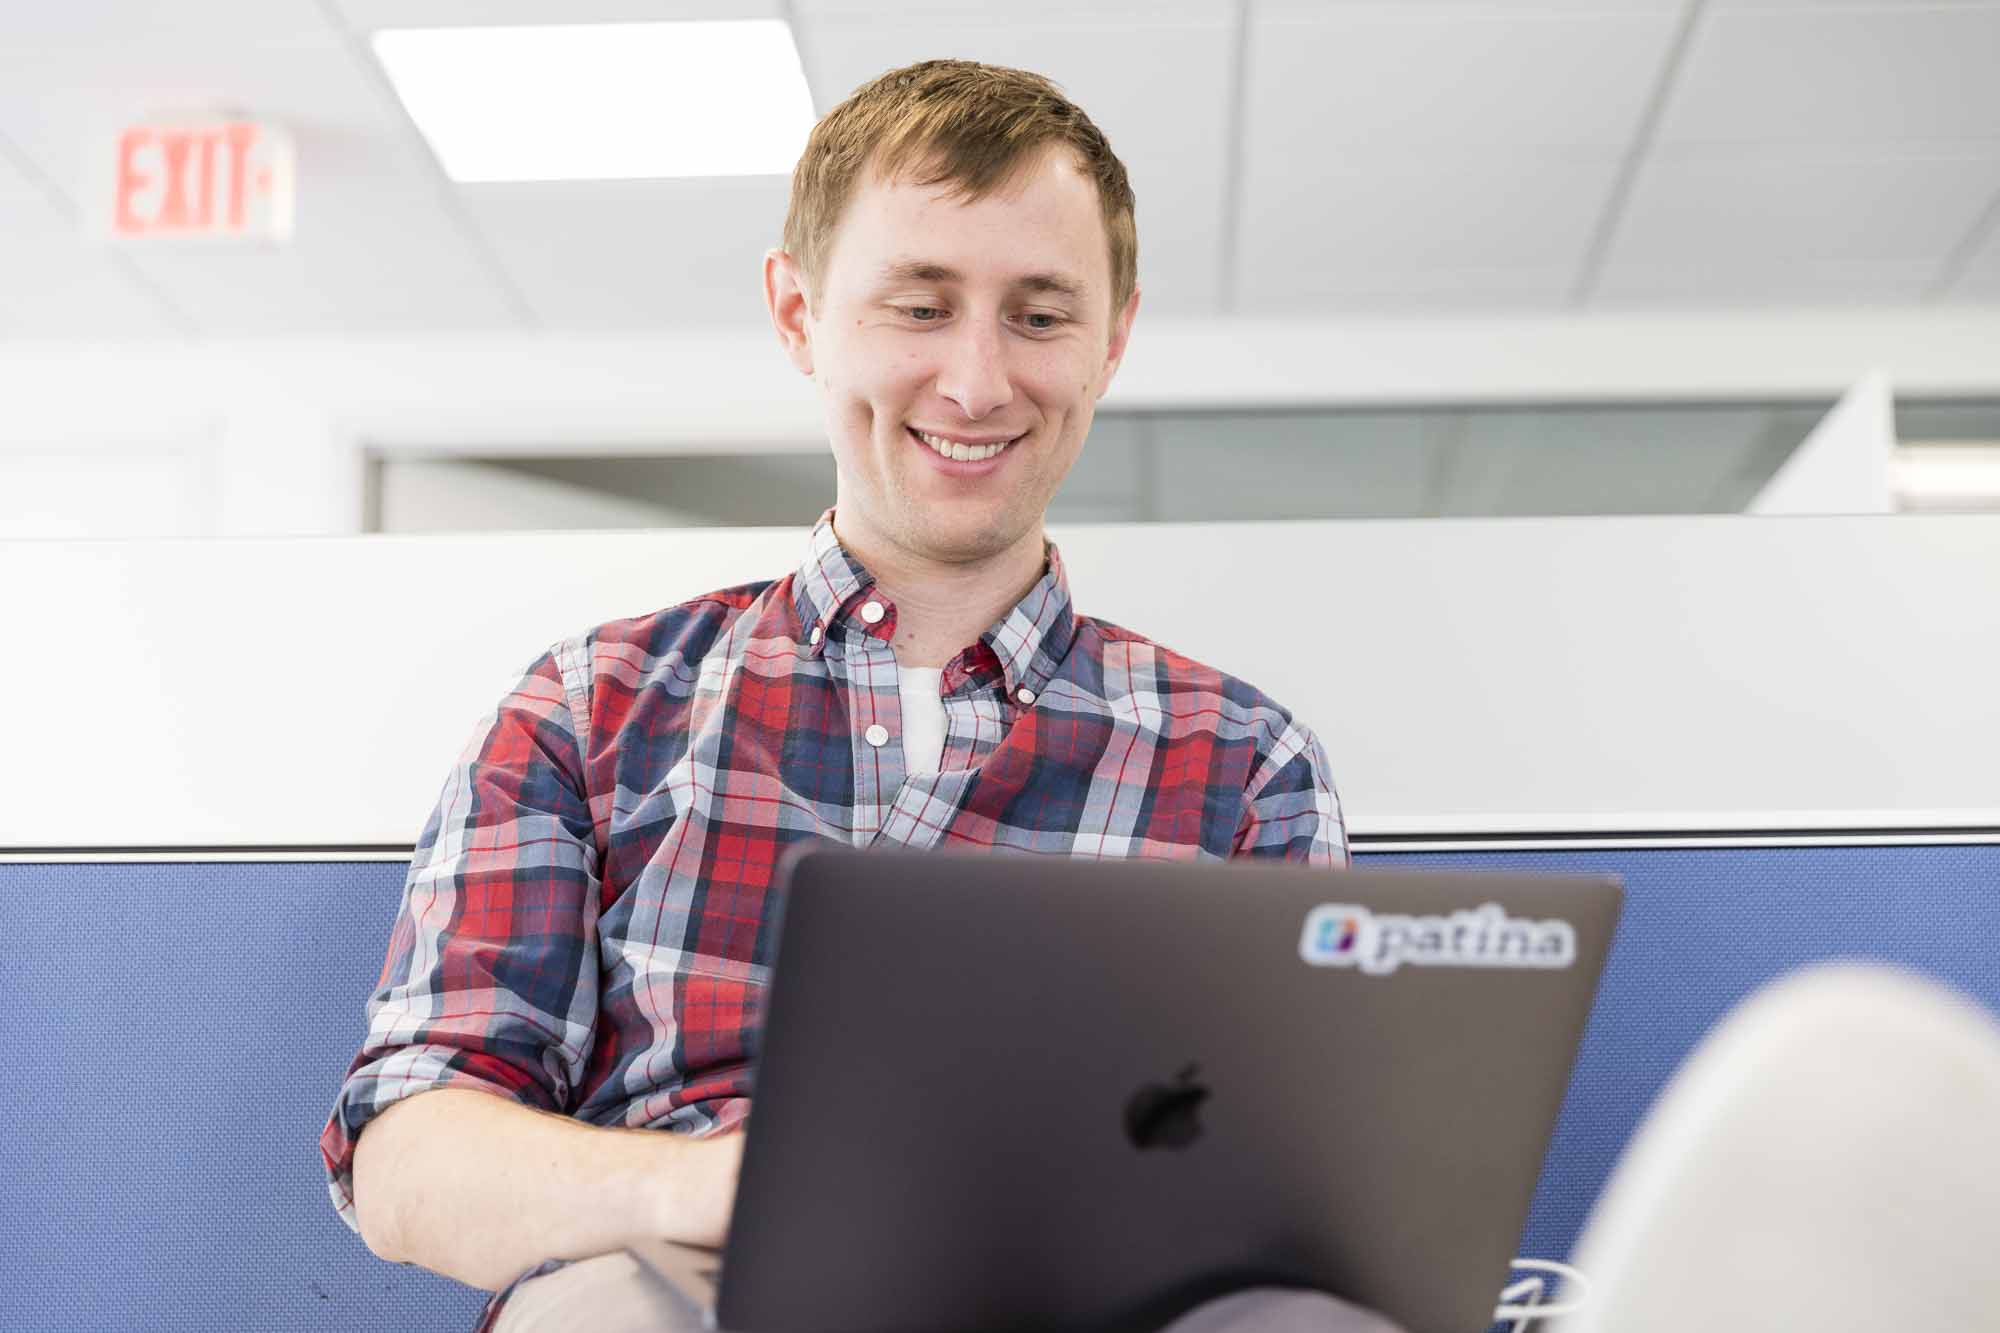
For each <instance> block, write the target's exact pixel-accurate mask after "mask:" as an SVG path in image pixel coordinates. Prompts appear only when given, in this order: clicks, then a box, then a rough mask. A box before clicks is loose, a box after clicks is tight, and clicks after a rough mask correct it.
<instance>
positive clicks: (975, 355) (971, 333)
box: [937, 319, 1014, 421]
mask: <svg viewBox="0 0 2000 1333" xmlns="http://www.w3.org/2000/svg"><path fill="white" fill-rule="evenodd" d="M937 389H938V393H939V394H940V395H941V396H943V397H945V398H949V399H951V401H952V402H954V403H957V404H958V407H959V410H960V411H962V412H964V413H965V415H966V418H967V419H968V420H971V421H978V420H980V419H981V418H982V417H985V416H986V415H988V414H989V413H991V412H992V411H994V410H995V409H996V408H1001V407H1005V406H1006V405H1007V404H1008V403H1010V402H1012V401H1013V399H1014V388H1013V386H1012V385H1011V384H1010V383H1008V380H1007V362H1006V353H1005V351H1004V349H1003V348H1002V346H1001V342H1000V335H999V333H998V331H997V330H995V329H993V328H991V327H989V326H987V325H986V324H985V323H984V321H982V320H975V319H968V320H966V321H964V322H963V323H962V324H960V325H959V327H958V328H956V329H953V330H952V331H951V334H950V336H949V342H948V346H947V347H946V348H945V349H944V363H943V364H942V365H940V366H939V367H938V381H937Z"/></svg>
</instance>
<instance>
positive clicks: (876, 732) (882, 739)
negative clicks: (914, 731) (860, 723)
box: [861, 722, 889, 750]
mask: <svg viewBox="0 0 2000 1333" xmlns="http://www.w3.org/2000/svg"><path fill="white" fill-rule="evenodd" d="M861 734H862V736H864V737H865V738H866V739H867V741H868V743H869V744H870V745H872V746H874V747H875V748H876V749H878V750H879V749H881V748H882V747H883V746H885V745H887V744H888V743H889V729H888V728H887V727H885V726H883V725H882V724H881V723H880V722H877V723H876V724H875V725H874V726H872V727H870V728H868V730H866V731H864V732H862V733H861Z"/></svg>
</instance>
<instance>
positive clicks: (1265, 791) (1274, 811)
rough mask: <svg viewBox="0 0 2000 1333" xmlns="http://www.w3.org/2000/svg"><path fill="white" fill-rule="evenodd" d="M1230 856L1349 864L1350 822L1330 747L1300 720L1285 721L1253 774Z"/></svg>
mask: <svg viewBox="0 0 2000 1333" xmlns="http://www.w3.org/2000/svg"><path fill="white" fill-rule="evenodd" d="M1232 855H1234V856H1239V857H1266V858H1270V859H1273V860H1284V861H1299V862H1303V863H1305V864H1307V865H1318V866H1332V867H1344V866H1346V865H1347V864H1348V863H1349V857H1348V850H1347V824H1346V822H1345V820H1344V819H1343V818H1342V816H1341V812H1340V796H1339V793H1338V792H1337V791H1335V789H1334V785H1333V773H1332V769H1331V766H1330V765H1329V764H1328V763H1327V759H1326V750H1325V749H1324V748H1322V747H1321V745H1320V743H1319V738H1318V737H1317V736H1315V735H1313V733H1312V732H1311V731H1310V730H1308V729H1307V728H1305V727H1303V726H1300V725H1299V724H1298V723H1296V722H1289V723H1287V724H1286V726H1285V728H1284V731H1283V732H1282V733H1281V734H1280V736H1279V738H1278V742H1277V744H1275V745H1273V746H1272V747H1271V749H1270V750H1269V752H1268V753H1267V754H1266V755H1265V756H1264V760H1263V762H1262V763H1261V764H1260V765H1259V766H1258V768H1257V771H1256V773H1255V774H1253V775H1252V777H1251V780H1250V785H1249V788H1248V796H1247V798H1246V799H1245V801H1244V805H1243V817H1242V819H1241V821H1240V822H1239V823H1238V824H1237V828H1236V843H1235V850H1234V852H1233V853H1232Z"/></svg>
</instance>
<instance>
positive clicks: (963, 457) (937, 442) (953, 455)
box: [903, 426, 1025, 463]
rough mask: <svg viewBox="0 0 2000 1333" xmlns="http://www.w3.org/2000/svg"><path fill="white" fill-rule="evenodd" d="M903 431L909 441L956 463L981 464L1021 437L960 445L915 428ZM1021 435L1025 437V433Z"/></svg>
mask: <svg viewBox="0 0 2000 1333" xmlns="http://www.w3.org/2000/svg"><path fill="white" fill-rule="evenodd" d="M903 429H904V430H906V431H908V432H909V435H910V438H911V439H913V440H915V441H916V442H917V443H919V444H921V445H923V446H924V447H925V448H927V449H929V450H930V451H931V452H932V453H934V454H936V455H938V456H939V457H940V458H949V459H951V460H952V461H953V462H958V463H983V462H985V461H986V460H987V459H989V458H995V457H997V456H999V454H1000V453H1001V452H1002V451H1003V450H1006V449H1011V448H1013V447H1014V446H1015V445H1016V444H1018V443H1020V441H1021V439H1022V435H1016V436H1015V437H1014V438H1013V439H1011V440H999V441H995V442H994V443H992V444H962V443H960V442H958V441H956V440H947V439H945V438H944V437H943V436H941V435H926V434H925V433H924V432H922V431H920V430H918V429H917V428H916V427H915V426H905V427H904V428H903ZM1023 434H1024V435H1025V432H1023Z"/></svg>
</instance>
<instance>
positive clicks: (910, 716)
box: [896, 666, 944, 773]
mask: <svg viewBox="0 0 2000 1333" xmlns="http://www.w3.org/2000/svg"><path fill="white" fill-rule="evenodd" d="M896 675H897V677H898V679H897V692H898V693H900V694H901V695H902V696H903V767H904V769H906V770H907V771H909V772H911V773H935V772H937V771H938V761H939V760H940V759H942V758H943V757H944V700H943V699H941V698H939V697H938V694H939V691H940V690H941V689H942V688H943V685H942V682H943V680H944V668H943V667H906V666H899V667H897V668H896Z"/></svg>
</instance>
